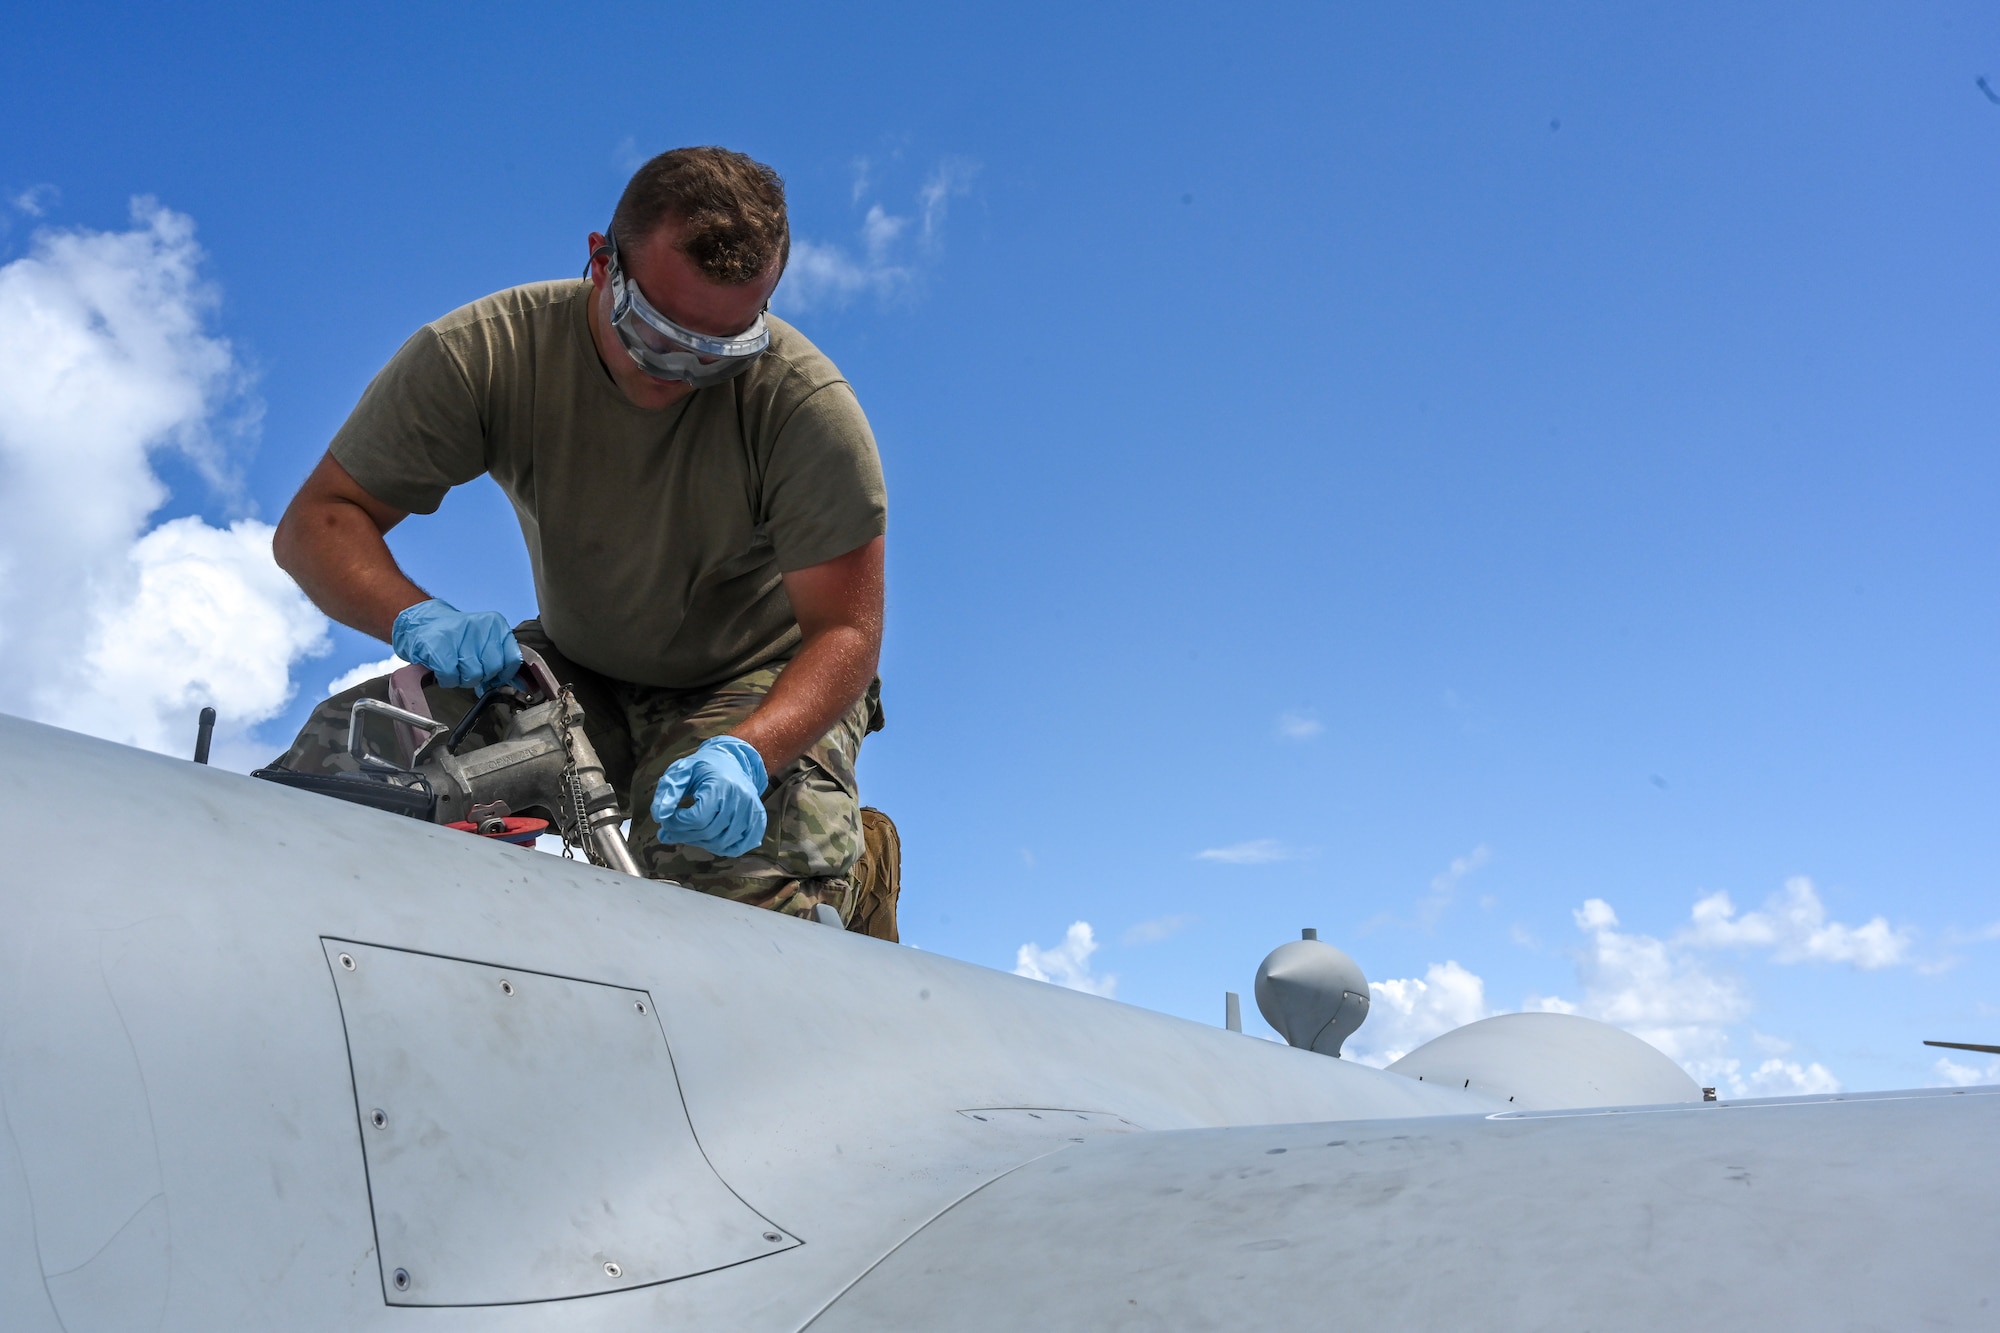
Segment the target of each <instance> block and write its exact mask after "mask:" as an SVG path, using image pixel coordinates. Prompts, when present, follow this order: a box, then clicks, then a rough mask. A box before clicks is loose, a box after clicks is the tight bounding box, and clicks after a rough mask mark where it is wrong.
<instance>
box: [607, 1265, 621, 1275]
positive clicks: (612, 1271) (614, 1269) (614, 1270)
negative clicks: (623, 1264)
mask: <svg viewBox="0 0 2000 1333" xmlns="http://www.w3.org/2000/svg"><path fill="white" fill-rule="evenodd" d="M624 1272H625V1270H624V1269H622V1268H620V1267H619V1266H618V1265H617V1264H606V1265H604V1276H606V1277H620V1276H622V1275H623V1274H624Z"/></svg>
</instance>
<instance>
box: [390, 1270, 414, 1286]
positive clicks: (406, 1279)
mask: <svg viewBox="0 0 2000 1333" xmlns="http://www.w3.org/2000/svg"><path fill="white" fill-rule="evenodd" d="M390 1281H392V1282H394V1283H395V1284H396V1290H397V1291H408V1290H409V1289H410V1270H409V1269H407V1268H399V1269H397V1270H396V1272H395V1275H394V1276H393V1277H391V1278H390Z"/></svg>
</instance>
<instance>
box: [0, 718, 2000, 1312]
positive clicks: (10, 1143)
mask: <svg viewBox="0 0 2000 1333" xmlns="http://www.w3.org/2000/svg"><path fill="white" fill-rule="evenodd" d="M0 797H3V798H4V808H5V809H6V810H7V812H8V813H9V816H10V822H11V830H10V831H11V845H10V848H9V850H8V854H7V856H6V858H5V862H4V868H0V1327H4V1329H5V1330H7V1333H57V1331H58V1330H60V1331H61V1333H130V1331H131V1330H149V1329H175V1330H202V1331H203V1333H211V1331H213V1330H236V1329H283V1330H317V1329H329V1330H332V1329H339V1330H373V1329H383V1330H417V1331H421V1333H444V1331H445V1330H473V1329H478V1330H522V1331H523V1333H525V1331H527V1330H536V1331H541V1330H551V1331H553V1330H571V1329H605V1330H640V1329H646V1330H657V1329H727V1330H766V1329H768V1330H784V1331H787V1333H789V1331H790V1330H799V1329H808V1328H809V1329H812V1330H814V1333H836V1330H843V1331H844V1330H856V1329H971V1330H984V1329H1009V1330H1014V1329H1029V1328H1032V1329H1225V1328H1227V1329H1238V1328H1334V1327H1343V1328H1344V1327H1355V1328H1364V1329H1371V1330H1391V1329H1444V1328H1452V1329H1457V1328H1479V1329H1509V1330H1511V1329H1522V1330H1526V1329H1563V1330H1584V1329H1597V1330H1605V1329H1634V1330H1668V1329H1675V1330H1678V1329H1689V1328H1697V1329H1706V1330H1714V1329H1771V1328H1814V1329H1822V1328H1853V1329H1860V1328H1881V1329H1890V1328H1895V1329H1902V1328H1916V1327H1924V1328H1953V1329H1992V1328H2000V1307H1996V1306H1995V1304H1994V1297H1995V1296H1996V1295H2000V1290H1996V1289H2000V1277H1996V1275H1995V1268H1996V1265H1995V1264H1994V1263H1993V1262H1992V1256H1993V1255H1994V1253H1995V1252H1996V1248H2000V1226H1996V1224H1997V1223H2000V1202H1996V1198H1997V1197H2000V1196H1997V1195H1996V1190H1995V1168H1994V1166H1993V1157H1992V1145H1993V1144H1994V1143H1995V1142H1996V1141H2000V1098H1996V1097H1995V1096H1994V1095H1993V1092H1994V1091H1996V1090H1991V1089H1964V1090H1956V1091H1938V1092H1903V1093H1881V1094H1862V1095H1851V1096H1831V1097H1794V1098H1784V1099H1777V1100H1764V1101H1751V1102H1732V1101H1727V1100H1724V1101H1714V1102H1710V1101H1703V1100H1702V1093H1701V1090H1700V1089H1699V1088H1697V1087H1696V1086H1695V1085H1694V1084H1693V1082H1692V1081H1691V1080H1689V1079H1688V1078H1687V1076H1686V1075H1685V1074H1683V1073H1682V1072H1681V1071H1680V1070H1679V1069H1678V1067H1676V1066H1674V1065H1673V1064H1672V1063H1671V1062H1669V1061H1668V1060H1666V1058H1665V1057H1664V1056H1661V1055H1659V1054H1658V1053H1657V1052H1655V1051H1653V1050H1652V1049H1651V1048H1650V1047H1647V1046H1645V1045H1644V1044H1643V1043H1640V1042H1639V1041H1638V1040H1637V1039H1636V1038H1633V1037H1630V1036H1628V1035H1626V1034H1624V1033H1622V1032H1620V1031H1617V1030H1616V1029H1613V1028H1609V1027H1606V1026H1603V1025H1600V1024H1596V1023H1592V1022H1590V1021H1588V1020H1585V1019H1581V1018H1573V1017H1566V1016H1563V1015H1553V1014H1521V1015H1510V1016H1506V1017H1501V1018H1494V1019H1488V1020H1486V1021H1484V1022H1481V1023H1476V1024H1473V1025H1471V1026H1469V1027H1465V1028H1461V1029H1459V1030H1457V1031H1455V1032H1451V1033H1448V1034H1446V1035H1445V1036H1443V1037H1440V1038H1438V1039H1437V1040H1436V1041H1433V1042H1431V1043H1430V1044H1429V1045H1427V1046H1424V1047H1422V1048H1420V1049H1418V1050H1417V1051H1415V1052H1412V1053H1411V1054H1410V1055H1409V1056H1408V1057H1406V1058H1405V1059H1404V1060H1402V1061H1401V1062H1400V1063H1399V1064H1397V1065H1396V1066H1394V1067H1392V1068H1391V1069H1389V1070H1387V1071H1383V1070H1376V1069H1371V1068H1367V1067H1364V1066H1360V1065H1357V1064H1355V1063H1353V1062H1351V1061H1347V1060H1342V1059H1339V1058H1334V1057H1333V1055H1332V1054H1331V1053H1332V1052H1337V1051H1338V1049H1339V1043H1340V1040H1341V1039H1342V1038H1343V1037H1344V1036H1345V1035H1346V1034H1347V1033H1348V1032H1350V1031H1352V1029H1353V1026H1354V1025H1355V1024H1356V1023H1358V1022H1359V1021H1360V1020H1361V1017H1362V1016H1363V1015H1364V1014H1365V1009H1366V999H1367V994H1368V991H1367V986H1366V983H1365V981H1363V980H1361V978H1360V975H1359V972H1358V969H1354V968H1353V967H1352V964H1351V963H1349V962H1348V961H1347V960H1346V958H1345V956H1344V955H1341V954H1339V952H1338V951H1337V950H1334V949H1332V948H1331V946H1323V945H1315V944H1314V943H1313V942H1311V941H1305V940H1301V941H1294V942H1293V943H1292V944H1288V945H1285V946H1283V947H1282V948H1281V949H1279V950H1278V951H1277V952H1276V953H1274V954H1273V955H1272V957H1271V958H1270V959H1267V960H1266V963H1265V966H1264V968H1263V969H1261V971H1260V975H1259V978H1258V981H1259V984H1258V991H1259V997H1260V1000H1261V1001H1262V1003H1263V1007H1264V1010H1265V1012H1266V1014H1267V1015H1269V1016H1271V1018H1272V1021H1273V1023H1274V1025H1275V1026H1277V1027H1278V1028H1279V1030H1280V1031H1282V1032H1284V1033H1285V1034H1286V1035H1287V1037H1288V1039H1290V1040H1291V1041H1293V1042H1295V1043H1296V1045H1295V1046H1281V1045H1278V1044H1277V1043H1274V1042H1269V1041H1263V1040H1258V1039H1256V1038H1252V1037H1246V1036H1243V1035H1241V1034H1239V1033H1236V1032H1232V1031H1228V1030H1225V1029H1222V1028H1211V1027H1206V1026H1203V1025H1200V1024H1196V1023H1190V1022H1185V1021H1182V1020H1179V1019H1175V1018H1170V1017H1166V1016H1164V1015H1161V1014H1156V1013H1151V1012H1147V1011H1145V1010H1142V1009H1138V1008H1135V1007H1132V1006H1129V1005H1124V1004H1118V1003H1114V1002H1112V1001H1109V1000H1104V999H1099V998H1096V997H1093V996H1089V995H1082V994H1078V993H1075V992H1072V991H1067V990H1062V989H1059V988H1057V987H1054V986H1050V985H1046V984H1043V983H1040V982H1035V981H1028V980H1024V979H1022V978H1019V977H1014V976H1008V975H1005V974H1002V973H999V972H995V971H992V970H990V969H987V968H982V967H977V966H974V965H971V964H968V963H963V962H958V961H955V960H953V959H950V958H944V957H939V956H937V955H935V954H930V953H925V952H923V951H921V950H917V949H913V948H905V947H900V946H897V945H892V944H886V943H883V942H881V941H878V940H873V939H868V938H865V937H862V936H860V935H857V934H853V933H849V932H845V931H840V930H834V929H828V928H826V927H825V926H823V925H820V924H817V923H814V922H810V921H800V920H795V919H792V918H789V917H782V916H777V915H774V914H771V913H768V912H760V911H756V910H752V909H748V908H743V907H739V906H737V905H735V904H733V903H729V902H725V901H721V900H718V899H714V898H710V897H705V896H703V895H701V894H698V893H693V892H689V891H686V890H682V889H678V888H676V887H674V886H670V885H662V884H656V883H648V882H646V881H643V880H637V879H634V878H632V877H630V876H627V875H622V874H618V873H615V872H614V871H612V870H609V869H604V868H599V867H596V866H591V865H587V864H584V863H582V862H574V861H566V860H564V859H562V858H558V857H552V856H545V855H536V854H532V853H530V852H526V851H522V850H519V849H516V848H512V847H508V846H504V845H500V844H498V843H496V842H493V841H489V840H485V839H481V838H478V837H475V836H470V835H467V834H465V833H460V832H455V831H453V830H450V829H447V828H443V827H439V826H438V825H436V824H429V823H425V822H423V821H421V820H418V819H409V818H402V817H399V816H396V815H392V814H387V813H383V812H381V811H378V810H372V809H365V808H362V807H360V806H356V805H350V804H345V803H342V802H338V801H331V800H327V799H325V798H324V797H322V796H319V795H315V794H313V793H311V792H307V791H300V790H293V789H288V788H285V787H281V786H277V785H274V784H271V783H264V782H257V781H253V780H251V779H249V778H246V777H242V776H238V775H236V774H233V773H227V772H221V771H217V770H214V769H211V768H207V767H202V766H198V765H195V764H191V763H187V762H185V761H181V760H176V759H170V758H165V757H162V756H158V755H153V754H146V753H141V752H138V751H134V750H130V749H126V748H123V747H120V746H116V745H111V744H107V743H104V742H101V741H97V740H92V739H88V738H85V737H82V736H78V735H74V734H71V733H68V732H63V731H58V730H54V729H51V728H48V727H43V726H39V725H36V724H33V723H28V722H23V721H19V720H17V719H12V718H4V717H0ZM1308 946H1310V947H1308Z"/></svg>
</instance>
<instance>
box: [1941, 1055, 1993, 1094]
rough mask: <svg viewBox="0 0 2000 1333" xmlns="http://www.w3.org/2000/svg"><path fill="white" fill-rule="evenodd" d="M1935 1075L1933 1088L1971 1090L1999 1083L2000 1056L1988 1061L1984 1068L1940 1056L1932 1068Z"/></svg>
mask: <svg viewBox="0 0 2000 1333" xmlns="http://www.w3.org/2000/svg"><path fill="white" fill-rule="evenodd" d="M1933 1073H1934V1074H1935V1075H1936V1079H1937V1081H1936V1083H1935V1084H1934V1085H1933V1086H1935V1087H1944V1088H1973V1087H1981V1086H1984V1085H1988V1084H1993V1083H2000V1056H1996V1057H1994V1058H1993V1059H1991V1060H1988V1061H1987V1062H1986V1063H1985V1065H1984V1066H1981V1065H1977V1064H1963V1063H1961V1062H1959V1061H1957V1060H1954V1059H1952V1058H1951V1057H1950V1056H1948V1055H1947V1056H1940V1057H1939V1058H1938V1062H1937V1064H1936V1065H1935V1066H1933Z"/></svg>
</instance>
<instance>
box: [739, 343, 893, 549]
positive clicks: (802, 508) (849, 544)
mask: <svg viewBox="0 0 2000 1333" xmlns="http://www.w3.org/2000/svg"><path fill="white" fill-rule="evenodd" d="M888 514H889V499H888V492H887V489H886V488H885V487H884V485H883V483H882V460H881V458H880V457H879V456H878V455H877V454H876V452H875V433H874V432H873V431H871V430H870V429H869V428H868V418H867V417H866V416H865V415H863V414H862V411H861V404H860V403H858V402H856V401H855V398H854V391H853V390H852V389H850V388H848V387H847V385H846V384H845V383H844V382H840V381H836V382H834V383H832V384H827V385H824V386H822V387H820V388H818V389H816V390H814V391H813V393H812V394H811V395H810V396H809V397H807V398H806V400H805V401H804V402H802V403H800V404H799V406H798V408H797V409H796V410H795V411H794V412H793V413H792V414H791V417H790V418H789V419H788V420H786V422H785V424H784V426H783V427H782V428H780V430H779V431H778V438H777V440H776V442H775V443H774V444H773V446H772V450H771V464H770V470H769V471H768V472H767V473H766V475H765V481H764V513H763V515H762V518H763V521H764V524H765V527H766V531H767V532H768V533H769V534H770V539H771V545H772V547H773V548H774V549H775V550H776V552H777V557H778V568H779V569H781V570H783V571H784V572H786V573H790V572H791V571H793V570H795V569H805V568H807V567H808V566H811V565H817V564H820V563H822V562H824V561H827V560H831V559H833V558H834V557H835V556H837V555H845V554H847V553H848V552H849V551H852V550H853V549H854V548H855V547H857V546H863V545H866V544H867V543H868V542H870V541H873V540H874V539H875V538H877V537H880V536H881V535H882V534H883V533H884V532H885V531H886V530H887V528H888Z"/></svg>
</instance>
